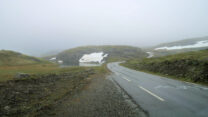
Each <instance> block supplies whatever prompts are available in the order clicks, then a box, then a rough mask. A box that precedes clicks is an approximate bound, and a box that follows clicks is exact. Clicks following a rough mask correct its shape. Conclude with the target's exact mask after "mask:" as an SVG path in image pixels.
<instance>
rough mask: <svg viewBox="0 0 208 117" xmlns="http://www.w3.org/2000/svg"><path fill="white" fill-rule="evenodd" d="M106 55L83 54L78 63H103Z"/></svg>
mask: <svg viewBox="0 0 208 117" xmlns="http://www.w3.org/2000/svg"><path fill="white" fill-rule="evenodd" d="M107 56H108V54H104V53H103V52H98V53H96V52H95V53H91V54H84V55H83V56H82V57H81V58H80V60H79V62H80V63H99V64H101V63H103V59H104V58H105V57H107Z"/></svg>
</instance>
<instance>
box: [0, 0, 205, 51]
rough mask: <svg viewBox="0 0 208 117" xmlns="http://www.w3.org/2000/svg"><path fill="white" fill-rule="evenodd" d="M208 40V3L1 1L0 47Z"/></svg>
mask: <svg viewBox="0 0 208 117" xmlns="http://www.w3.org/2000/svg"><path fill="white" fill-rule="evenodd" d="M203 36H208V0H0V49H10V50H15V51H20V52H23V53H26V54H33V55H39V54H41V53H45V52H48V51H51V50H57V49H58V50H60V49H68V48H72V47H76V46H81V45H103V44H105V45H106V44H114V45H115V44H122V45H134V46H140V47H144V46H152V45H155V44H158V43H161V42H170V41H175V40H181V39H185V38H192V37H203Z"/></svg>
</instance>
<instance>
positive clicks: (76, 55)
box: [53, 46, 147, 65]
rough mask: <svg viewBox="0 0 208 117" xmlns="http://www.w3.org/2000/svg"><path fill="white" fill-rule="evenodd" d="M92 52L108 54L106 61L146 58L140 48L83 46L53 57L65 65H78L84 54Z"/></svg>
mask: <svg viewBox="0 0 208 117" xmlns="http://www.w3.org/2000/svg"><path fill="white" fill-rule="evenodd" d="M94 52H104V53H105V54H108V58H107V59H106V61H115V60H125V59H130V58H143V57H146V56H147V54H146V53H145V52H143V51H142V50H141V49H140V48H137V47H131V46H84V47H78V48H73V49H69V50H66V51H63V52H61V53H59V54H57V55H56V56H53V57H56V58H57V59H58V60H62V61H63V64H65V65H78V64H79V59H80V58H81V57H82V56H83V55H84V54H90V53H94Z"/></svg>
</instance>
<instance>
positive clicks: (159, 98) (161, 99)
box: [138, 85, 165, 102]
mask: <svg viewBox="0 0 208 117" xmlns="http://www.w3.org/2000/svg"><path fill="white" fill-rule="evenodd" d="M138 87H139V88H140V89H142V90H144V91H146V92H147V93H149V94H150V95H152V96H154V97H155V98H157V99H158V100H160V101H162V102H163V101H165V100H164V99H163V98H161V97H159V96H157V95H156V94H154V93H152V92H151V91H149V90H147V89H145V88H143V87H142V86H139V85H138Z"/></svg>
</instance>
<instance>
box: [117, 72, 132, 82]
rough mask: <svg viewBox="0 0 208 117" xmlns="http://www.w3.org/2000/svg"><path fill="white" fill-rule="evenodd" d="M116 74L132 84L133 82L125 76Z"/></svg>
mask: <svg viewBox="0 0 208 117" xmlns="http://www.w3.org/2000/svg"><path fill="white" fill-rule="evenodd" d="M115 74H116V75H117V76H119V77H121V78H123V79H125V80H127V81H128V82H131V80H129V79H128V78H126V77H124V76H121V75H120V74H119V73H117V72H115Z"/></svg>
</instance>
